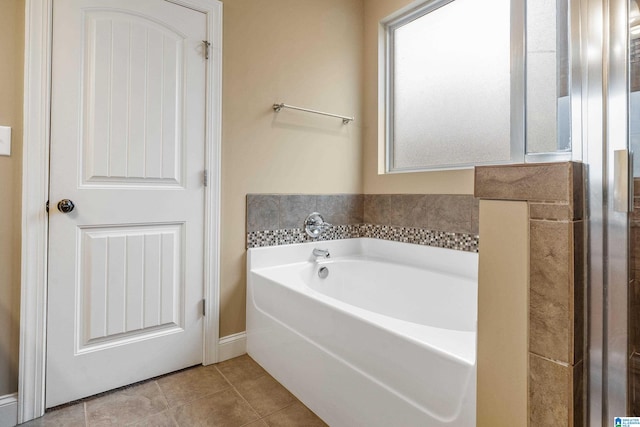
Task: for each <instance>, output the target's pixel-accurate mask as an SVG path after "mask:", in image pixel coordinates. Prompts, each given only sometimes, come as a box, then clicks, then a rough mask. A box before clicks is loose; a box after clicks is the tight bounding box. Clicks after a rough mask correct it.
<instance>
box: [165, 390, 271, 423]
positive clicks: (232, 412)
mask: <svg viewBox="0 0 640 427" xmlns="http://www.w3.org/2000/svg"><path fill="white" fill-rule="evenodd" d="M171 411H172V413H173V416H174V418H175V420H176V421H177V422H178V425H180V426H182V427H190V426H203V427H205V426H215V427H218V426H223V427H240V426H243V425H245V424H247V423H249V422H251V421H254V420H257V419H258V418H260V417H259V416H258V414H256V412H255V411H254V410H253V409H251V407H250V406H249V405H248V404H247V402H245V401H244V399H242V397H240V395H239V394H238V393H236V391H235V390H233V389H229V390H225V391H221V392H219V393H216V394H212V395H209V396H207V397H203V398H202V399H198V400H196V401H193V402H191V403H188V404H186V405H184V406H179V407H177V408H173V409H172V410H171Z"/></svg>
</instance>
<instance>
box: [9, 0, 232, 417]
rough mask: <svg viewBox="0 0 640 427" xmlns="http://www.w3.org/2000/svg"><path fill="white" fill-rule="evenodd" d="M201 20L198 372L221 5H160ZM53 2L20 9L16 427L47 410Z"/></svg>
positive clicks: (210, 263)
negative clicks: (204, 41)
mask: <svg viewBox="0 0 640 427" xmlns="http://www.w3.org/2000/svg"><path fill="white" fill-rule="evenodd" d="M165 1H169V2H171V3H176V4H178V5H181V6H184V7H188V8H190V9H194V10H196V11H199V12H202V13H204V14H205V15H206V19H207V38H208V41H209V42H210V43H211V45H210V51H209V58H210V61H209V62H208V63H207V70H206V92H207V99H206V130H205V139H206V141H205V144H206V154H205V168H206V169H207V171H209V176H208V181H209V182H208V185H207V187H205V221H204V227H205V242H204V243H205V247H204V268H205V271H204V282H205V286H204V287H205V289H204V297H205V299H206V307H205V309H206V313H207V315H206V316H205V321H204V327H203V329H204V331H203V340H204V342H203V356H202V360H203V364H204V365H208V364H211V363H215V362H217V361H218V340H219V309H220V307H219V305H220V304H219V298H220V292H219V291H220V268H219V266H220V239H219V236H220V166H221V162H220V153H221V139H222V132H221V124H222V123H221V122H222V3H221V2H220V1H218V0H165ZM52 17H53V0H26V1H25V57H24V140H23V146H24V153H23V161H22V167H23V172H22V261H21V262H22V265H21V299H20V355H19V373H18V423H23V422H26V421H29V420H32V419H34V418H37V417H40V416H42V415H43V414H44V410H45V367H46V339H47V256H48V253H47V249H48V233H49V230H48V215H47V212H46V203H47V201H48V198H49V148H50V147H49V145H50V138H49V136H50V125H51V122H50V112H51V55H52V44H51V41H52V36H53V26H52Z"/></svg>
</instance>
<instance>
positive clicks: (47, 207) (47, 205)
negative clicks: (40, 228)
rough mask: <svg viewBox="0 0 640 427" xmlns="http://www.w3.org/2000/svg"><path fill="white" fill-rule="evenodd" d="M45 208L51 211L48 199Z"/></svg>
mask: <svg viewBox="0 0 640 427" xmlns="http://www.w3.org/2000/svg"><path fill="white" fill-rule="evenodd" d="M44 209H45V210H46V211H47V213H49V201H48V200H47V204H46V205H45V207H44Z"/></svg>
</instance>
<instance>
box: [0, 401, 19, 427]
mask: <svg viewBox="0 0 640 427" xmlns="http://www.w3.org/2000/svg"><path fill="white" fill-rule="evenodd" d="M16 424H18V393H13V394H7V395H4V396H0V427H14V426H15V425H16Z"/></svg>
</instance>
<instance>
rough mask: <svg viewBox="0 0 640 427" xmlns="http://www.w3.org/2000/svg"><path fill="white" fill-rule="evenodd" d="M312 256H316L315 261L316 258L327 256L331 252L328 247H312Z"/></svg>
mask: <svg viewBox="0 0 640 427" xmlns="http://www.w3.org/2000/svg"><path fill="white" fill-rule="evenodd" d="M313 256H314V257H316V261H317V260H318V258H329V257H330V256H331V254H330V253H329V249H318V248H314V249H313Z"/></svg>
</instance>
